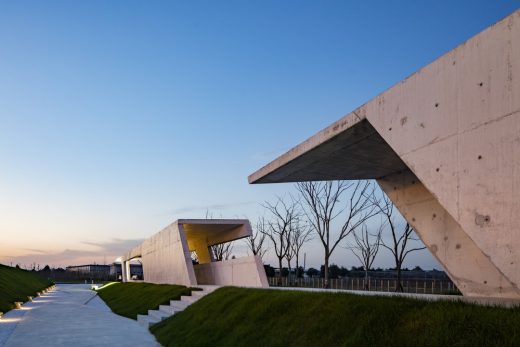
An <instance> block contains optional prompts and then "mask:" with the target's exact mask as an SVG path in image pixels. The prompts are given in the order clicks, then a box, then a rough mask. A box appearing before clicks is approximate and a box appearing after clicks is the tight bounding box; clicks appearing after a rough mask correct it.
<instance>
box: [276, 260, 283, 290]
mask: <svg viewBox="0 0 520 347" xmlns="http://www.w3.org/2000/svg"><path fill="white" fill-rule="evenodd" d="M282 260H283V258H278V266H279V269H280V271H278V283H277V285H278V286H279V287H281V286H282V267H283V264H282Z"/></svg>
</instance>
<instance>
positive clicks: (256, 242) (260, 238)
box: [245, 217, 268, 259]
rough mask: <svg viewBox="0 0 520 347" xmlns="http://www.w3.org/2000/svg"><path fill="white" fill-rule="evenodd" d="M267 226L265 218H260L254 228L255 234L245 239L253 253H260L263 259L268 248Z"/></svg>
mask: <svg viewBox="0 0 520 347" xmlns="http://www.w3.org/2000/svg"><path fill="white" fill-rule="evenodd" d="M266 228H267V225H266V221H265V218H264V217H261V218H258V220H257V222H256V226H255V229H254V230H253V235H251V236H249V237H247V238H246V239H245V243H246V244H247V247H248V248H249V250H250V251H251V253H253V255H258V256H259V257H260V258H261V259H263V257H264V255H265V253H266V252H267V249H268V248H267V242H265V240H266V233H265V231H266Z"/></svg>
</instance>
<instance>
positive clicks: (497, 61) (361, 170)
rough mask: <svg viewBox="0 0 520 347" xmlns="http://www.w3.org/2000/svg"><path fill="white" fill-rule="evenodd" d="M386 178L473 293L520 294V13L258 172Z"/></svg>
mask: <svg viewBox="0 0 520 347" xmlns="http://www.w3.org/2000/svg"><path fill="white" fill-rule="evenodd" d="M344 179H349V180H357V179H376V180H377V182H378V183H379V185H380V186H381V188H382V189H383V190H384V191H385V192H386V193H387V194H388V196H389V197H390V198H391V200H392V201H393V202H394V204H395V205H396V207H397V208H398V209H399V210H400V212H401V213H402V214H403V216H404V217H405V218H406V220H407V221H408V222H409V223H410V224H411V225H412V226H413V227H414V228H415V229H416V231H417V233H418V235H419V236H420V237H421V239H422V241H423V242H424V243H425V244H426V245H427V246H428V249H429V250H430V251H431V253H432V254H433V255H434V256H435V257H436V258H437V260H438V261H439V262H440V263H441V264H442V265H443V266H444V268H445V269H446V271H447V272H448V274H449V276H450V278H451V279H452V280H453V281H454V282H455V283H456V285H457V287H458V288H459V289H460V290H461V291H462V293H463V294H464V295H468V296H484V297H505V298H520V290H519V285H520V10H519V11H516V12H514V13H513V14H511V15H510V16H508V17H507V18H505V19H504V20H502V21H500V22H498V23H497V24H495V25H493V26H491V27H489V28H488V29H486V30H484V31H483V32H482V33H480V34H478V35H477V36H475V37H473V38H471V39H470V40H468V41H466V42H465V43H463V44H461V45H460V46H458V47H457V48H455V49H453V50H452V51H450V52H448V53H446V54H445V55H443V56H442V57H440V58H439V59H437V60H435V61H434V62H432V63H431V64H429V65H427V66H426V67H424V68H422V69H420V70H419V71H417V72H416V73H414V74H413V75H411V76H410V77H408V78H406V79H404V80H403V81H401V82H399V83H398V84H396V85H395V86H393V87H391V88H390V89H388V90H387V91H385V92H383V93H382V94H380V95H378V96H377V97H375V98H374V99H372V100H370V101H369V102H367V103H366V104H364V105H362V106H361V107H359V108H358V109H356V110H354V111H352V112H351V113H350V114H347V115H346V116H345V117H343V118H341V119H340V120H338V121H337V122H335V123H334V124H332V125H331V126H329V127H327V128H325V129H324V130H322V131H320V132H319V133H317V134H316V135H314V136H312V137H311V138H309V139H308V140H306V141H305V142H303V143H302V144H300V145H298V146H296V147H295V148H293V149H291V150H290V151H289V152H287V153H285V154H284V155H282V156H280V157H279V158H278V159H276V160H274V161H273V162H271V163H269V164H268V165H266V166H265V167H263V168H261V169H260V170H259V171H257V172H255V173H253V174H252V175H251V176H249V182H250V183H274V182H297V181H311V180H344Z"/></svg>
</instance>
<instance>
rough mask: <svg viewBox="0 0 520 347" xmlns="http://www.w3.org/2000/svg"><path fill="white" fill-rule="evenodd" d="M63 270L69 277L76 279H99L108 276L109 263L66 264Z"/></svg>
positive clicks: (106, 278)
mask: <svg viewBox="0 0 520 347" xmlns="http://www.w3.org/2000/svg"><path fill="white" fill-rule="evenodd" d="M65 272H66V273H67V274H68V275H70V276H69V277H71V278H76V279H101V280H108V279H109V278H110V265H100V264H87V265H74V266H67V267H66V268H65Z"/></svg>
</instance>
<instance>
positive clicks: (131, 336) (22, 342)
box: [0, 284, 160, 347]
mask: <svg viewBox="0 0 520 347" xmlns="http://www.w3.org/2000/svg"><path fill="white" fill-rule="evenodd" d="M25 346H27V347H29V346H31V347H32V346H53V347H62V346H63V347H65V346H67V347H68V346H73V347H79V346H111V347H113V346H124V347H130V346H136V347H137V346H139V347H141V346H143V347H144V346H160V345H159V344H158V343H157V341H156V340H155V338H154V336H153V335H152V334H150V332H149V331H148V329H146V328H143V327H141V326H140V325H139V324H138V323H137V321H134V320H132V319H128V318H125V317H121V316H118V315H116V314H114V313H112V312H111V311H110V308H108V307H107V306H106V304H105V303H104V302H103V300H101V299H99V297H96V296H95V293H94V292H93V291H92V290H90V285H84V284H60V285H58V286H57V289H56V290H55V291H54V292H51V293H47V294H44V296H42V297H38V298H35V299H34V301H32V302H28V303H26V304H24V305H23V308H22V309H21V310H11V311H9V312H7V313H6V314H5V315H4V317H3V318H1V319H0V347H25Z"/></svg>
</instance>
